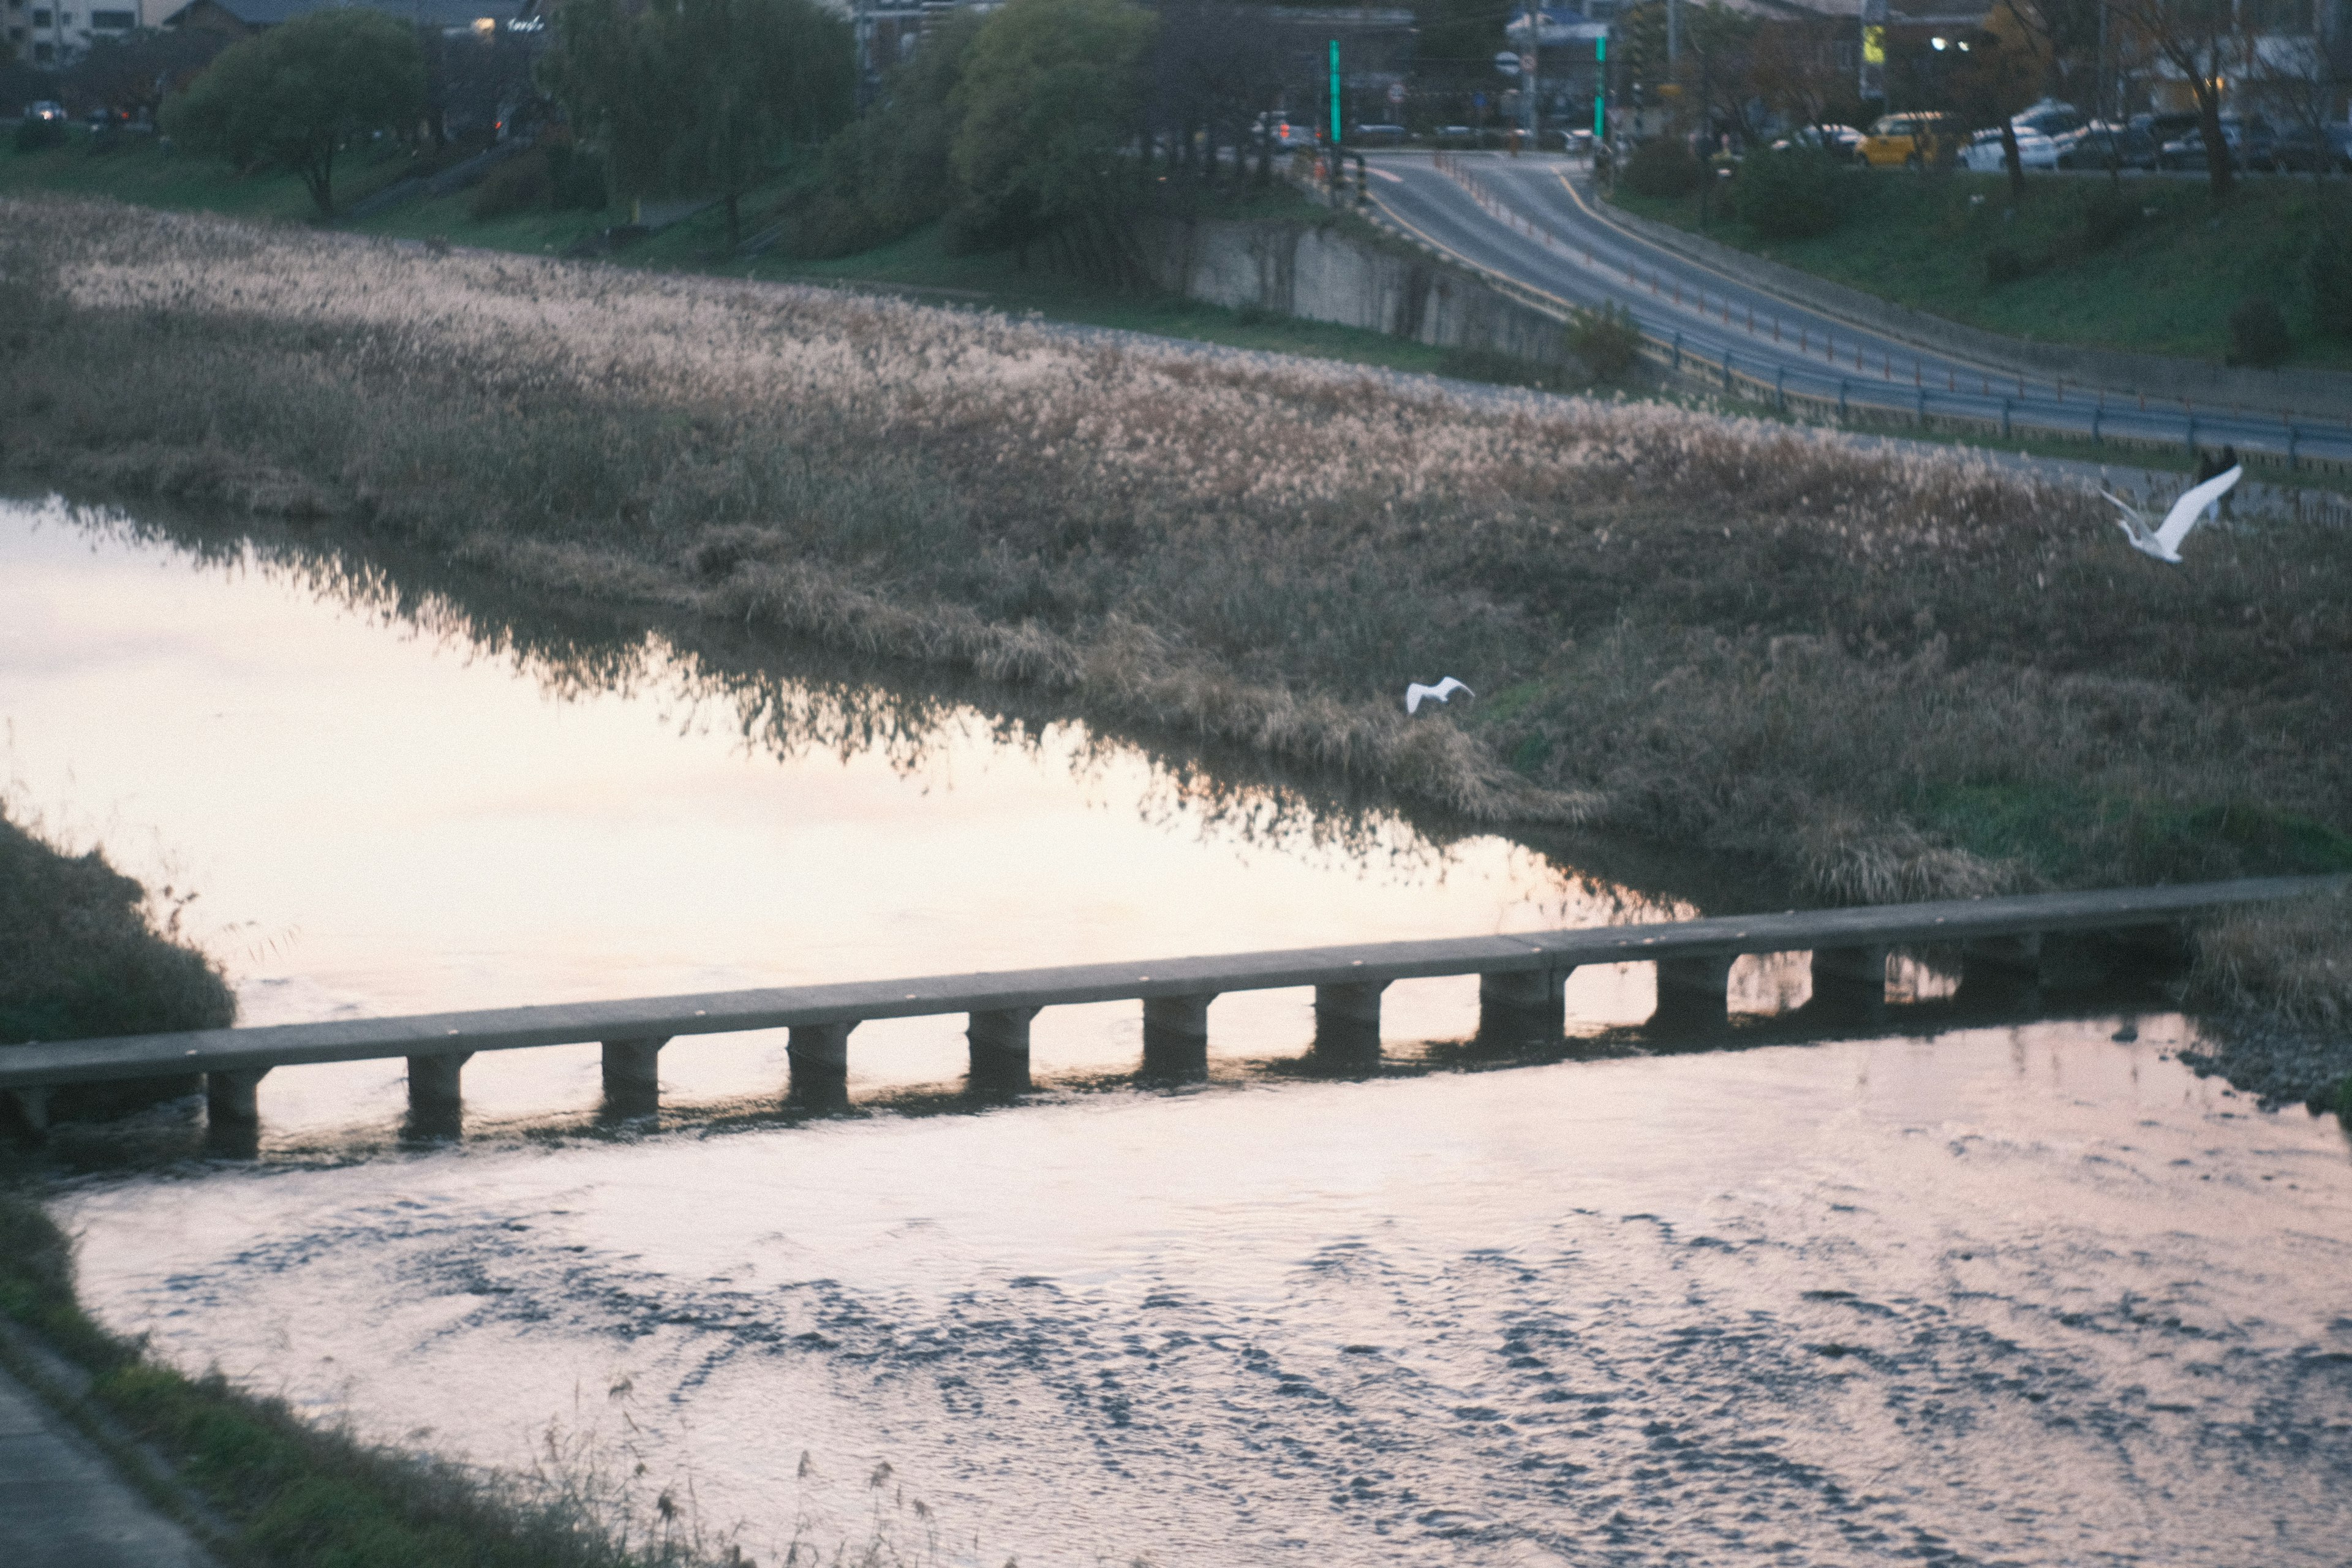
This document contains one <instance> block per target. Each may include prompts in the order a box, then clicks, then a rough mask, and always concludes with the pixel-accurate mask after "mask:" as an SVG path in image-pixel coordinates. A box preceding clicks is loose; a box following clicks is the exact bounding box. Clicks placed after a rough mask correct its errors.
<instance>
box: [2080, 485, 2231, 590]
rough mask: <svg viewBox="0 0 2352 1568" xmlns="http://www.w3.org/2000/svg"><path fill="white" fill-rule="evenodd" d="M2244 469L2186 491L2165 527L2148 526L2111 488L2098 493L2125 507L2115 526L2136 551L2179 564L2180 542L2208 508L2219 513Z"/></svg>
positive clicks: (2166, 520) (2132, 506)
mask: <svg viewBox="0 0 2352 1568" xmlns="http://www.w3.org/2000/svg"><path fill="white" fill-rule="evenodd" d="M2245 471H2246V470H2245V469H2244V468H2242V467H2241V468H2231V470H2230V471H2229V472H2227V473H2224V474H2216V475H2214V476H2213V477H2212V478H2211V479H2207V480H2206V481H2205V482H2204V483H2203V484H2201V485H2199V486H2197V487H2196V488H2195V489H2189V490H2187V491H2184V492H2183V493H2182V495H2181V497H2180V499H2179V500H2177V501H2174V502H2173V503H2172V510H2170V511H2169V512H2167V513H2166V514H2165V518H2164V526H2163V527H2162V528H2156V529H2151V528H2149V527H2148V525H2147V518H2146V517H2143V516H2142V515H2141V514H2140V510H2139V508H2137V507H2136V506H2134V505H2132V504H2131V502H2129V501H2127V500H2124V499H2123V497H2121V496H2119V495H2116V494H2115V493H2113V492H2112V491H2108V490H2101V491H2100V492H2099V493H2100V494H2101V495H2103V496H2105V497H2106V498H2107V499H2108V500H2111V501H2113V502H2115V503H2116V505H2117V506H2118V507H2121V508H2122V509H2123V516H2121V517H2119V518H2117V519H2116V527H2117V528H2120V529H2122V530H2123V531H2124V537H2125V538H2126V539H2128V540H2130V541H2131V544H2132V548H2133V549H2134V550H2137V551H2138V552H2140V553H2141V554H2143V555H2153V556H2155V557H2156V558H2157V559H2158V561H2165V562H2169V563H2171V564H2173V565H2175V566H2178V565H2179V564H2180V542H2181V541H2182V540H2184V539H2186V538H2188V537H2189V530H2190V529H2192V528H2194V527H2196V526H2197V521H2198V519H2199V518H2200V517H2202V516H2203V515H2204V514H2205V513H2206V512H2207V511H2208V510H2210V511H2213V512H2216V513H2218V512H2220V510H2221V496H2222V493H2223V492H2224V491H2226V490H2227V489H2229V488H2230V487H2231V485H2234V484H2236V483H2237V482H2238V478H2239V476H2240V475H2242V474H2243V473H2244V472H2245Z"/></svg>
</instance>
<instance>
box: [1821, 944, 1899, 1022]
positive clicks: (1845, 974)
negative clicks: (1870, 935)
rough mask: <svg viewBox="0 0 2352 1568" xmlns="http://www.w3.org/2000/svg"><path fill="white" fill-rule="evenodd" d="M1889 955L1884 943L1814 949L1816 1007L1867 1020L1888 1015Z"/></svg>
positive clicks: (1824, 1010)
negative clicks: (1887, 963) (1878, 1015)
mask: <svg viewBox="0 0 2352 1568" xmlns="http://www.w3.org/2000/svg"><path fill="white" fill-rule="evenodd" d="M1886 955H1887V947H1886V944H1885V943H1884V942H1868V943H1864V945H1862V946H1860V947H1817V948H1815V949H1813V1005H1815V1006H1817V1007H1819V1008H1821V1009H1822V1011H1823V1012H1836V1013H1843V1014H1848V1015H1854V1016H1865V1017H1866V1016H1873V1015H1875V1014H1878V1013H1881V1012H1884V1011H1885V1007H1886Z"/></svg>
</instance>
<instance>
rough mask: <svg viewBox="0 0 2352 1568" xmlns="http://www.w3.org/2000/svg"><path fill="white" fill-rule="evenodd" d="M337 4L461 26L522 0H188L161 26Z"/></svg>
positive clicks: (263, 18)
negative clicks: (204, 12)
mask: <svg viewBox="0 0 2352 1568" xmlns="http://www.w3.org/2000/svg"><path fill="white" fill-rule="evenodd" d="M339 5H341V6H348V5H366V6H369V7H371V8H372V9H374V10H378V11H382V12H383V13H384V14H385V15H386V16H394V17H397V18H399V19H400V20H401V21H404V22H415V23H416V24H418V25H419V26H427V27H464V26H470V25H472V24H473V23H475V22H478V21H480V20H482V19H484V18H486V17H487V18H488V19H489V20H491V21H494V22H508V21H512V20H513V19H514V17H515V16H517V15H518V14H520V12H521V10H522V8H523V0H190V3H189V4H187V5H182V6H180V7H179V8H178V9H176V10H174V11H173V12H171V13H170V14H169V15H167V16H165V17H164V18H163V26H166V27H176V26H179V25H180V24H181V22H182V21H183V20H184V19H185V18H186V17H188V16H189V15H190V14H191V13H193V12H194V11H196V10H198V9H199V8H209V9H211V10H213V11H216V12H219V13H220V14H222V15H224V16H233V17H235V18H236V20H237V21H239V22H242V23H244V24H245V25H246V26H248V27H274V26H278V24H279V23H281V22H290V21H292V20H293V19H294V18H295V17H297V16H308V15H310V13H311V12H313V11H326V10H331V9H334V8H335V7H337V6H339Z"/></svg>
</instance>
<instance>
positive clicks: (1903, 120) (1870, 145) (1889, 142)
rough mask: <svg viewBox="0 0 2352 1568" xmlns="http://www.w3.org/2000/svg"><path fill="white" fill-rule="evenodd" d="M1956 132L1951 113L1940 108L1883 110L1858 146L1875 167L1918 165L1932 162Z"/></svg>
mask: <svg viewBox="0 0 2352 1568" xmlns="http://www.w3.org/2000/svg"><path fill="white" fill-rule="evenodd" d="M1954 132H1955V124H1954V121H1953V119H1952V117H1951V116H1950V115H1948V114H1945V113H1943V112H1941V111H1940V110H1938V111H1933V112H1924V113H1919V114H1882V115H1880V116H1879V117H1878V119H1877V121H1875V122H1874V124H1872V126H1871V128H1870V134H1869V135H1867V136H1864V138H1863V139H1862V145H1861V146H1860V147H1859V148H1857V149H1856V151H1857V152H1859V153H1861V155H1862V161H1863V162H1864V163H1867V164H1869V165H1870V166H1871V167H1872V168H1874V169H1892V168H1900V167H1903V166H1905V165H1906V164H1907V165H1909V166H1911V167H1913V168H1916V167H1917V166H1919V165H1920V164H1922V163H1934V162H1935V161H1936V158H1937V154H1938V153H1940V152H1941V150H1942V148H1943V144H1944V142H1946V141H1947V140H1948V139H1949V138H1950V137H1951V136H1952V135H1953V134H1954Z"/></svg>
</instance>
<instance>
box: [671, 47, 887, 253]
mask: <svg viewBox="0 0 2352 1568" xmlns="http://www.w3.org/2000/svg"><path fill="white" fill-rule="evenodd" d="M650 15H651V16H654V17H655V18H656V31H657V33H658V35H659V42H658V45H657V47H658V48H659V51H660V53H661V55H662V56H663V57H664V58H665V60H666V63H667V68H668V69H669V71H671V72H672V73H674V74H675V76H676V78H677V80H678V82H679V83H680V85H681V89H683V91H682V96H683V98H684V100H685V101H684V102H683V103H682V104H681V105H680V106H679V107H680V111H681V114H682V116H683V123H682V124H681V125H680V126H679V128H678V132H677V136H676V138H675V139H674V141H673V142H672V146H671V157H672V165H673V176H674V178H675V179H676V181H677V184H679V185H681V186H682V187H684V188H686V189H688V190H698V191H714V192H716V193H718V195H719V197H720V199H721V200H722V201H724V202H725V203H726V205H727V247H728V248H729V249H730V250H733V249H734V248H735V247H738V246H740V245H741V244H742V243H743V223H742V214H741V202H742V197H743V194H744V192H746V191H748V190H750V189H751V187H752V186H753V185H756V184H759V183H760V182H761V180H763V179H765V178H766V177H767V176H768V174H770V173H771V171H772V169H773V168H774V167H775V164H776V163H777V160H778V159H779V158H780V157H781V156H782V155H783V154H784V153H787V152H788V151H789V150H790V149H792V148H794V147H814V146H815V145H817V144H818V143H820V142H823V141H824V138H825V137H826V136H827V135H829V134H831V133H832V132H834V131H835V130H836V129H838V128H839V127H840V126H841V125H843V124H844V123H845V122H846V121H848V119H849V117H850V114H851V113H852V111H853V110H854V109H855V107H856V106H855V104H854V103H853V101H852V98H851V89H852V86H853V81H854V78H855V76H856V45H855V41H854V39H853V37H852V36H851V33H850V27H849V24H848V23H847V22H846V21H845V20H843V19H842V18H841V17H839V16H835V15H834V14H833V13H832V12H831V11H829V10H826V9H824V8H823V7H822V6H820V5H816V4H815V3H814V0H674V4H673V5H670V6H668V7H666V8H663V9H659V10H656V11H654V12H652V13H650ZM688 84H690V86H689V85H688Z"/></svg>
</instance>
